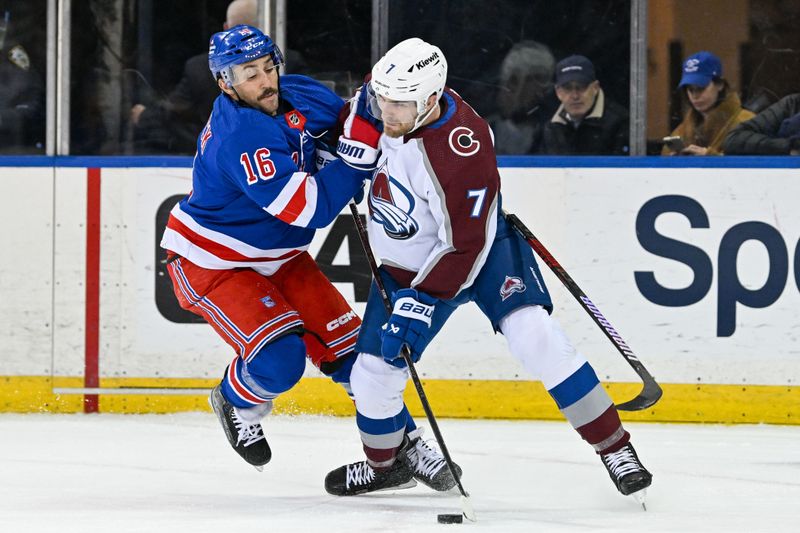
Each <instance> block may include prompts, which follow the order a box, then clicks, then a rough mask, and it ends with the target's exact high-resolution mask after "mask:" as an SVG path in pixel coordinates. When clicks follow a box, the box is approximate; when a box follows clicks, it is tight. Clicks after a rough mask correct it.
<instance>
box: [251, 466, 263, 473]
mask: <svg viewBox="0 0 800 533" xmlns="http://www.w3.org/2000/svg"><path fill="white" fill-rule="evenodd" d="M253 468H255V469H256V470H258V471H259V472H263V471H264V465H253Z"/></svg>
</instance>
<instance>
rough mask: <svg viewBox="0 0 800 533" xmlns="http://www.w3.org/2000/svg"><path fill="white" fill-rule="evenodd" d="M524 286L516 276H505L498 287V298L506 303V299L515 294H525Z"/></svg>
mask: <svg viewBox="0 0 800 533" xmlns="http://www.w3.org/2000/svg"><path fill="white" fill-rule="evenodd" d="M525 289H526V287H525V284H524V283H522V280H521V279H520V278H518V277H516V276H506V280H505V281H504V282H503V284H502V285H501V286H500V296H501V297H502V298H503V301H504V302H505V301H506V298H508V297H509V296H511V295H512V294H514V293H515V292H525Z"/></svg>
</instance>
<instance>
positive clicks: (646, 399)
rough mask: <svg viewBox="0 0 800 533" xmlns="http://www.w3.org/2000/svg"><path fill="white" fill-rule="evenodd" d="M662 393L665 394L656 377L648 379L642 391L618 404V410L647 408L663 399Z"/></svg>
mask: <svg viewBox="0 0 800 533" xmlns="http://www.w3.org/2000/svg"><path fill="white" fill-rule="evenodd" d="M662 394H664V391H662V390H661V386H660V385H659V384H658V383H656V381H655V380H654V379H646V380H645V381H644V387H643V388H642V392H640V393H639V395H638V396H637V397H636V398H634V399H633V400H628V401H627V402H624V403H621V404H619V405H617V410H619V411H641V410H643V409H647V408H648V407H650V406H652V405H655V403H656V402H657V401H658V400H660V399H661V395H662Z"/></svg>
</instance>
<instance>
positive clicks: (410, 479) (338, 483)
mask: <svg viewBox="0 0 800 533" xmlns="http://www.w3.org/2000/svg"><path fill="white" fill-rule="evenodd" d="M408 446H410V444H409V442H408V440H406V442H405V443H404V445H403V446H402V447H401V448H400V450H399V451H398V452H397V459H395V462H394V464H392V466H391V467H389V468H388V469H387V470H380V471H375V470H374V469H373V468H372V467H371V466H370V465H369V463H367V461H359V462H357V463H350V464H349V465H344V466H340V467H339V468H337V469H335V470H331V471H330V472H328V475H327V476H325V490H326V491H327V492H328V494H333V495H334V496H355V495H356V494H365V493H367V492H375V491H379V490H397V489H410V488H411V487H415V486H416V485H417V482H416V481H414V469H413V467H412V466H411V465H410V464H409V459H408V455H407V454H408V451H407V450H406V448H407V447H408Z"/></svg>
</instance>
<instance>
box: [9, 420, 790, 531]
mask: <svg viewBox="0 0 800 533" xmlns="http://www.w3.org/2000/svg"><path fill="white" fill-rule="evenodd" d="M440 426H441V429H442V431H443V433H444V435H445V438H446V442H447V444H448V447H449V449H450V452H451V454H452V455H453V458H454V459H455V460H456V462H458V463H460V464H461V466H462V467H463V468H464V471H465V474H464V478H463V482H464V486H465V488H466V489H467V491H469V492H470V493H471V496H472V498H471V499H472V503H473V505H474V507H475V512H476V513H477V515H478V522H477V523H474V524H470V523H466V522H465V523H464V524H462V525H456V524H454V525H443V524H437V523H436V515H437V514H439V513H458V512H460V504H459V499H458V497H457V496H456V495H451V494H437V493H434V492H432V491H431V490H430V489H427V488H426V487H424V486H422V485H420V486H418V487H416V488H414V489H410V490H406V491H397V492H385V493H378V494H373V495H368V496H357V497H351V498H337V497H333V496H329V495H328V494H326V493H325V491H324V489H323V486H322V480H323V479H324V477H325V474H326V473H327V472H328V471H329V470H331V469H333V468H334V467H337V466H339V465H341V464H344V463H346V462H351V461H355V460H359V459H361V457H362V455H361V450H360V443H359V441H358V438H357V435H356V431H355V422H354V420H353V419H351V418H329V417H314V416H300V417H286V416H283V417H271V418H269V419H268V421H267V423H266V425H265V429H266V433H267V435H268V438H269V441H270V444H271V446H272V450H273V458H272V462H271V463H270V464H268V465H267V466H266V468H265V469H264V472H262V473H258V472H257V471H256V470H255V469H253V468H252V467H250V466H248V465H246V464H245V463H244V462H243V461H242V460H241V459H240V458H239V457H238V456H237V455H236V454H235V453H234V452H233V450H231V449H230V448H229V446H228V443H227V441H226V440H225V438H224V436H223V434H222V430H221V428H220V427H219V426H218V423H217V420H216V418H214V416H213V415H212V414H210V413H187V414H177V415H0V532H3V533H17V532H24V533H38V532H58V533H67V532H76V533H91V532H103V533H112V532H113V533H127V532H162V531H163V532H170V533H175V532H187V533H200V532H209V533H211V532H213V533H220V532H235V533H254V532H262V531H263V532H283V531H304V532H314V531H331V532H337V531H343V532H353V533H355V532H358V533H360V532H380V533H389V532H393V531H413V532H415V533H418V532H425V531H437V532H441V531H446V530H460V529H463V530H464V531H496V532H517V531H519V532H522V531H525V532H531V531H548V532H549V531H555V532H562V531H580V532H586V531H613V532H618V531H619V532H623V531H631V532H636V533H651V532H654V531H676V532H677V531H702V532H726V533H729V532H738V531H748V532H752V531H765V532H766V531H770V532H772V531H790V530H795V528H796V527H797V519H798V518H799V517H800V508H799V507H798V502H800V427H796V426H795V427H790V426H702V425H662V424H627V427H628V429H629V430H630V431H631V433H632V434H633V438H634V440H633V442H634V444H635V446H636V448H637V451H638V452H639V456H640V457H641V459H642V461H643V462H644V463H645V465H646V466H647V467H648V468H649V469H650V470H651V471H652V472H653V474H654V484H653V486H652V487H651V488H650V490H649V494H648V498H647V508H648V511H647V512H644V511H642V509H641V507H639V506H638V505H637V504H636V503H635V502H634V501H633V500H632V499H631V498H626V497H623V496H621V495H620V494H618V493H617V491H616V489H614V487H613V485H612V483H611V480H610V479H609V478H608V475H607V474H606V472H605V469H604V468H603V466H602V465H601V463H600V461H599V459H598V458H597V457H596V456H595V455H594V453H593V452H592V450H591V449H590V448H589V447H588V446H587V445H586V444H584V443H583V442H582V441H580V439H579V438H578V436H577V435H576V434H575V433H574V432H573V431H572V430H571V428H569V426H568V425H567V424H566V423H557V422H528V421H519V422H517V421H515V422H511V421H475V420H441V421H440ZM426 436H427V437H432V435H431V432H430V431H428V432H427V434H426Z"/></svg>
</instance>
